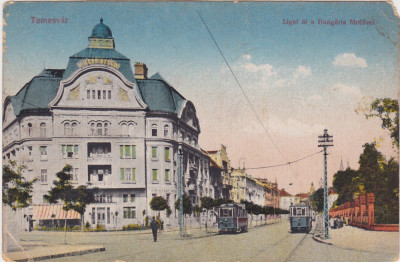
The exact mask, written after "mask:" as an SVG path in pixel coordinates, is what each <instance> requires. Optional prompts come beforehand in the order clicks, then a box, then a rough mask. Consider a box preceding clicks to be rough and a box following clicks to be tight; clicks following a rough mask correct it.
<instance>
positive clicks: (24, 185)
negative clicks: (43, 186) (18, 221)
mask: <svg viewBox="0 0 400 262" xmlns="http://www.w3.org/2000/svg"><path fill="white" fill-rule="evenodd" d="M25 168H26V167H25V166H23V165H17V163H16V162H15V161H10V163H9V164H8V165H3V177H2V185H3V191H2V196H3V204H5V205H8V206H10V207H11V209H12V210H17V209H21V208H24V207H27V206H29V203H30V202H31V200H32V186H33V184H34V183H35V182H36V181H37V179H33V180H31V181H28V180H26V179H25V178H24V177H23V176H22V172H23V170H24V169H25Z"/></svg>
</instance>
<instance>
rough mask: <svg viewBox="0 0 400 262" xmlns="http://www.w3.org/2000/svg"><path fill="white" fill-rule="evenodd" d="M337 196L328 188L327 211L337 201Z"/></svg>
mask: <svg viewBox="0 0 400 262" xmlns="http://www.w3.org/2000/svg"><path fill="white" fill-rule="evenodd" d="M338 197H339V194H338V193H336V191H335V190H334V189H333V188H329V194H328V209H331V208H332V206H333V204H334V203H335V201H336V200H337V199H338Z"/></svg>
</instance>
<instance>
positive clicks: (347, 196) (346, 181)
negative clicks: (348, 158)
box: [333, 168, 359, 206]
mask: <svg viewBox="0 0 400 262" xmlns="http://www.w3.org/2000/svg"><path fill="white" fill-rule="evenodd" d="M357 176H358V173H357V171H356V170H353V169H350V168H347V169H346V170H344V171H338V172H337V173H336V174H334V175H333V188H334V189H335V191H336V192H337V193H338V194H339V197H338V199H337V200H336V204H337V205H338V206H340V205H342V204H344V203H346V202H348V201H352V200H353V195H354V193H356V192H357V190H358V188H359V186H358V184H357V183H356V178H357Z"/></svg>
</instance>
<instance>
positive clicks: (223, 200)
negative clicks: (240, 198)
mask: <svg viewBox="0 0 400 262" xmlns="http://www.w3.org/2000/svg"><path fill="white" fill-rule="evenodd" d="M231 203H233V200H231V199H226V198H217V199H215V200H214V207H219V206H220V205H223V204H231Z"/></svg>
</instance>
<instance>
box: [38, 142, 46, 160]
mask: <svg viewBox="0 0 400 262" xmlns="http://www.w3.org/2000/svg"><path fill="white" fill-rule="evenodd" d="M39 151H40V160H42V161H43V160H47V146H40V147H39Z"/></svg>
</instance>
